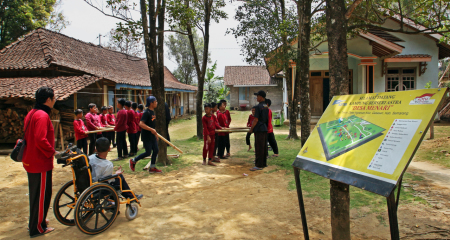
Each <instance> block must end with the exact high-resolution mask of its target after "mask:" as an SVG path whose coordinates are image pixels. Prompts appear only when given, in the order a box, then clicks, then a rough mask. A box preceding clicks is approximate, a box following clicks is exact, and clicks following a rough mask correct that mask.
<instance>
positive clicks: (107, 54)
mask: <svg viewBox="0 0 450 240" xmlns="http://www.w3.org/2000/svg"><path fill="white" fill-rule="evenodd" d="M164 85H165V96H166V102H168V103H169V106H170V108H171V113H172V116H179V115H183V114H185V113H189V112H190V111H192V110H194V109H195V98H196V97H195V96H196V91H197V87H195V86H190V85H186V84H183V83H181V82H180V81H178V80H177V79H176V78H175V76H173V74H172V73H171V72H170V71H169V69H167V68H164ZM41 86H49V87H52V88H53V89H54V90H55V94H56V97H57V102H56V104H55V109H56V110H57V113H56V115H55V117H56V118H57V119H55V122H58V120H61V121H60V122H61V125H62V126H63V128H65V130H64V135H67V136H65V137H64V138H65V139H68V138H70V137H71V135H73V134H71V132H73V129H72V128H71V127H72V121H73V110H74V109H77V108H81V109H83V110H84V112H85V113H86V112H87V106H88V104H89V103H91V102H92V103H95V104H97V106H108V105H112V106H114V109H115V110H116V100H117V99H118V98H126V99H129V100H132V101H134V102H137V103H143V104H145V98H146V97H147V96H148V95H151V94H152V86H151V83H150V76H149V72H148V66H147V60H146V59H143V58H138V57H133V56H130V55H127V54H124V53H121V52H117V51H113V50H109V49H106V48H103V47H101V46H97V45H94V44H91V43H86V42H83V41H80V40H77V39H74V38H71V37H68V36H65V35H63V34H60V33H56V32H53V31H49V30H46V29H42V28H41V29H37V30H35V31H32V32H30V33H29V34H27V35H25V36H23V37H22V38H21V39H19V40H18V41H16V42H14V43H12V44H10V45H9V46H7V47H5V48H4V49H2V50H1V51H0V110H1V112H0V123H1V124H0V126H2V129H0V136H3V139H2V140H3V141H4V142H11V141H15V140H16V139H17V136H19V137H20V133H19V134H17V133H16V134H14V131H12V130H11V129H12V127H9V125H8V124H9V123H8V124H7V123H5V121H3V119H5V116H6V115H5V114H6V113H8V116H7V117H11V116H10V115H11V112H16V115H19V117H20V115H26V112H23V111H20V107H21V108H22V109H27V110H28V109H29V108H30V106H32V105H33V103H32V101H33V98H34V93H35V92H36V90H37V89H38V88H39V87H41ZM8 109H9V110H8ZM18 112H22V114H18ZM3 113H4V114H3ZM58 115H59V116H58ZM2 118H3V119H2ZM7 122H8V121H7ZM11 131H12V132H11ZM18 131H19V130H18ZM5 139H6V140H5Z"/></svg>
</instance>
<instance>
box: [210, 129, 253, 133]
mask: <svg viewBox="0 0 450 240" xmlns="http://www.w3.org/2000/svg"><path fill="white" fill-rule="evenodd" d="M249 131H250V129H249V128H247V129H230V128H226V129H217V130H216V132H217V133H231V132H249Z"/></svg>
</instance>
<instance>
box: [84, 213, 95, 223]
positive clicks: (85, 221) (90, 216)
mask: <svg viewBox="0 0 450 240" xmlns="http://www.w3.org/2000/svg"><path fill="white" fill-rule="evenodd" d="M92 216H94V213H92V214H91V215H89V217H88V218H87V219H86V220H84V224H85V225H86V224H87V222H88V221H89V220H91V218H92ZM83 217H84V216H83Z"/></svg>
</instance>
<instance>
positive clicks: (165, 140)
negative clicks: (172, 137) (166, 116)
mask: <svg viewBox="0 0 450 240" xmlns="http://www.w3.org/2000/svg"><path fill="white" fill-rule="evenodd" d="M157 134H158V137H159V138H161V140H163V141H164V142H166V143H167V144H169V145H170V146H171V147H173V148H174V149H175V150H177V151H178V152H180V153H181V154H183V151H181V150H180V149H179V148H177V147H176V146H175V145H173V144H172V143H171V142H169V141H167V139H165V138H163V136H161V135H159V133H157Z"/></svg>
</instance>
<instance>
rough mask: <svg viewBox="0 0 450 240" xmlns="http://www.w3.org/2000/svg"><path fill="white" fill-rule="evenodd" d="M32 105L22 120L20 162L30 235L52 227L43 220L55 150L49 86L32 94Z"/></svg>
mask: <svg viewBox="0 0 450 240" xmlns="http://www.w3.org/2000/svg"><path fill="white" fill-rule="evenodd" d="M35 98H36V105H35V106H34V109H32V110H31V111H30V112H29V113H28V114H27V116H26V118H25V121H24V134H25V136H24V139H25V141H26V143H27V145H26V148H25V151H24V153H23V158H22V163H23V167H24V168H25V170H26V171H27V175H28V191H29V194H28V196H29V199H30V218H29V223H28V230H29V233H30V237H37V236H39V235H44V234H47V233H49V232H52V231H53V230H55V229H54V228H51V227H48V220H46V217H47V213H48V209H49V207H50V201H51V198H52V170H53V157H54V156H55V155H56V154H57V153H58V152H56V151H55V133H54V131H53V125H52V122H51V121H50V114H51V112H52V108H53V105H55V102H56V98H55V94H54V92H53V89H51V88H49V87H41V88H39V89H38V90H37V91H36V94H35Z"/></svg>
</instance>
